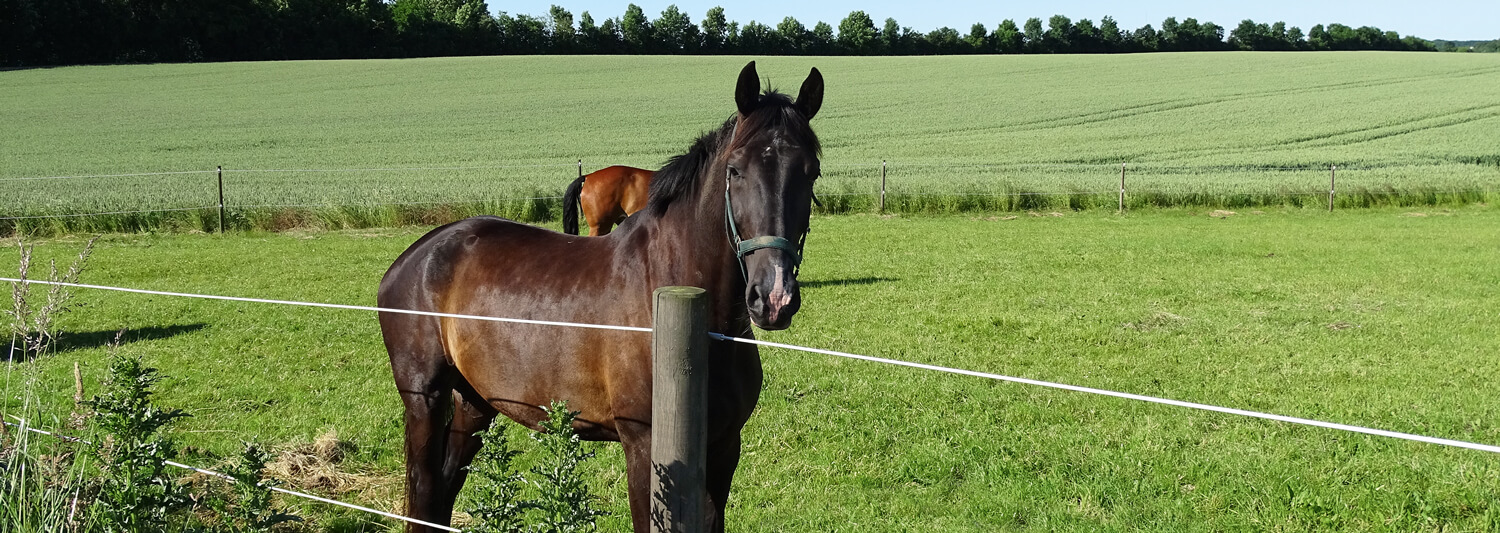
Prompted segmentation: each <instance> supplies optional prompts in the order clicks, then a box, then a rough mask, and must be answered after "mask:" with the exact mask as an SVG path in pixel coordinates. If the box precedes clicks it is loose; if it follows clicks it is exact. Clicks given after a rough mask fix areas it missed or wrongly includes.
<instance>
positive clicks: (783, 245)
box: [724, 173, 812, 283]
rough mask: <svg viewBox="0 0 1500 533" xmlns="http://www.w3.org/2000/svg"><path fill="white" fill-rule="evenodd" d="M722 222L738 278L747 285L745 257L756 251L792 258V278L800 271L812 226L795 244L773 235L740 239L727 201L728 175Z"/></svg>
mask: <svg viewBox="0 0 1500 533" xmlns="http://www.w3.org/2000/svg"><path fill="white" fill-rule="evenodd" d="M724 220H726V221H727V222H726V224H725V225H726V226H728V229H729V243H730V244H732V245H734V258H735V262H737V263H739V265H740V276H742V277H744V278H745V281H746V282H747V283H748V282H749V281H750V275H749V273H747V272H746V271H745V255H747V254H749V253H750V252H754V251H756V250H760V249H764V248H771V249H774V250H781V251H782V252H785V253H786V254H788V255H790V256H791V257H792V276H794V277H795V276H796V275H797V273H798V272H799V271H800V270H801V269H802V247H803V245H805V244H807V234H808V233H811V232H812V225H811V224H809V225H808V228H807V230H805V231H803V232H802V238H801V239H800V240H799V241H798V242H797V243H795V244H794V243H792V241H791V240H790V239H787V238H785V237H777V236H774V235H763V236H760V237H752V238H749V239H744V240H741V239H740V230H739V227H737V226H736V225H735V223H734V203H733V202H731V201H730V200H729V175H728V173H725V175H724Z"/></svg>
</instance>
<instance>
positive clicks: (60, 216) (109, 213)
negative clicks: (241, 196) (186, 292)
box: [0, 205, 218, 220]
mask: <svg viewBox="0 0 1500 533" xmlns="http://www.w3.org/2000/svg"><path fill="white" fill-rule="evenodd" d="M216 207H218V206H216V205H210V206H204V207H175V208H171V209H145V210H141V211H110V212H108V213H73V214H67V215H34V216H25V217H0V220H34V219H40V218H73V217H94V216H104V215H135V214H141V213H170V212H173V211H199V210H203V209H214V208H216Z"/></svg>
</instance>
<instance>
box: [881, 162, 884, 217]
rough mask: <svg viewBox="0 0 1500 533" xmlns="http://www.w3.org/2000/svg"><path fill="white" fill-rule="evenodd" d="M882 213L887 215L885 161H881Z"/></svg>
mask: <svg viewBox="0 0 1500 533" xmlns="http://www.w3.org/2000/svg"><path fill="white" fill-rule="evenodd" d="M880 212H881V213H885V160H884V159H881V160H880Z"/></svg>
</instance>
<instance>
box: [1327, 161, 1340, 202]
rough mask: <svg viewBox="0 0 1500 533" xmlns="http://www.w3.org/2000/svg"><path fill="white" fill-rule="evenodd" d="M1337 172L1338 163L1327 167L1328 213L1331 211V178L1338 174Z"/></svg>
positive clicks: (1332, 189) (1332, 188)
mask: <svg viewBox="0 0 1500 533" xmlns="http://www.w3.org/2000/svg"><path fill="white" fill-rule="evenodd" d="M1338 173H1339V166H1338V165H1331V166H1329V167H1328V212H1329V213H1332V212H1333V191H1334V187H1333V179H1334V178H1335V177H1336V176H1338Z"/></svg>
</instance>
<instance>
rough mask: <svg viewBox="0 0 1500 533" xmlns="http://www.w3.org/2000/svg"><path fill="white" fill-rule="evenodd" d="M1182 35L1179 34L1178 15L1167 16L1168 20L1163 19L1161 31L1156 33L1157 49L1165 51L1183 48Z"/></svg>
mask: <svg viewBox="0 0 1500 533" xmlns="http://www.w3.org/2000/svg"><path fill="white" fill-rule="evenodd" d="M1181 37H1182V36H1181V35H1179V34H1178V25H1177V17H1167V20H1163V21H1161V31H1160V32H1157V34H1156V41H1157V46H1156V49H1157V50H1161V51H1163V52H1175V51H1177V50H1181V49H1182V48H1181V47H1180V45H1179V42H1180V41H1181Z"/></svg>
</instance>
